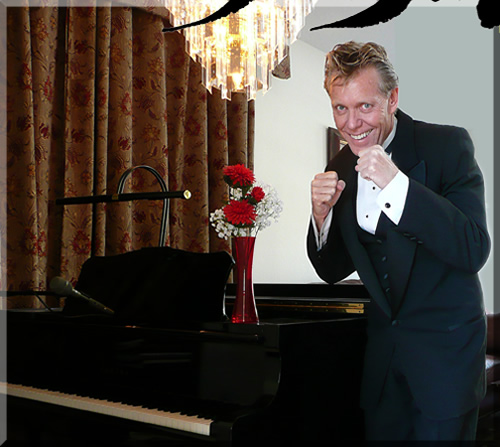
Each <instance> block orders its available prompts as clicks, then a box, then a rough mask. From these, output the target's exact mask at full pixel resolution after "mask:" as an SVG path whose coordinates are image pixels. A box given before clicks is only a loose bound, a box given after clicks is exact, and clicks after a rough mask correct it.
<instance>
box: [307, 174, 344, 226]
mask: <svg viewBox="0 0 500 447" xmlns="http://www.w3.org/2000/svg"><path fill="white" fill-rule="evenodd" d="M344 188H345V182H344V180H339V177H338V175H337V173H336V172H335V171H327V172H322V173H321V174H318V175H316V176H315V177H314V179H313V181H312V182H311V200H312V213H313V217H314V221H315V222H316V227H317V228H318V230H321V227H322V226H323V222H324V221H325V219H326V216H328V213H329V212H330V209H331V208H332V206H334V205H335V204H336V203H337V201H338V200H339V197H340V194H342V191H343V190H344Z"/></svg>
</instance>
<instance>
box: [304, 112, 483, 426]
mask: <svg viewBox="0 0 500 447" xmlns="http://www.w3.org/2000/svg"><path fill="white" fill-rule="evenodd" d="M396 116H397V118H398V125H397V130H396V135H395V137H394V140H393V141H392V143H391V145H390V148H391V150H392V160H393V161H394V163H395V164H396V165H397V166H398V168H399V169H400V170H401V171H403V172H404V173H405V174H407V175H408V177H409V179H410V183H409V189H408V195H407V199H406V203H405V208H404V212H403V215H402V217H401V220H400V222H399V224H398V225H397V226H394V227H393V228H391V229H390V230H389V231H388V233H387V244H388V245H387V250H388V256H387V261H386V262H387V263H388V265H387V267H388V271H389V274H390V280H391V290H392V295H393V296H394V297H395V298H396V299H397V300H398V302H399V303H400V306H399V310H397V311H396V312H392V311H391V306H390V304H389V302H388V301H387V298H386V296H385V294H384V292H383V290H382V289H381V286H380V284H379V281H378V278H377V276H376V273H375V270H374V268H373V266H372V264H371V260H370V259H369V257H368V255H367V253H366V251H365V249H364V247H363V245H362V244H361V243H360V241H359V239H358V229H357V225H358V224H357V219H356V211H355V210H356V208H355V199H356V193H357V172H356V171H355V170H354V166H355V164H356V161H357V157H356V156H355V155H354V154H353V153H352V152H351V150H350V149H349V147H346V148H344V149H342V150H341V151H340V152H339V154H338V155H337V156H336V157H335V158H334V159H333V160H331V161H330V163H329V164H328V166H327V170H329V171H336V172H337V173H338V175H339V178H340V179H343V180H345V182H346V188H345V189H344V191H343V193H342V195H341V196H340V199H339V201H338V202H337V204H336V205H335V207H334V209H333V219H332V225H331V228H330V232H329V235H328V241H327V243H326V245H325V246H324V247H323V248H322V249H321V250H320V251H318V250H317V247H316V242H315V238H314V234H313V231H312V228H310V229H309V234H308V242H307V245H308V255H309V258H310V260H311V262H312V264H313V266H314V268H315V269H316V271H317V273H318V275H319V276H320V277H321V278H322V279H323V280H324V281H326V282H329V283H335V282H337V281H340V280H342V279H343V278H345V277H346V276H348V275H349V274H351V273H352V272H353V271H354V270H356V271H357V272H358V274H359V276H360V278H361V280H362V281H363V283H364V285H365V287H366V288H367V290H368V292H369V293H370V296H371V302H370V304H369V305H368V308H367V311H366V313H367V317H368V328H367V333H368V343H367V348H366V353H365V366H364V373H363V383H362V389H361V403H362V406H363V407H364V408H370V407H374V406H375V405H376V404H377V402H378V400H379V397H380V393H381V391H382V388H383V383H384V379H385V376H386V374H387V371H388V369H389V366H390V362H391V358H392V356H393V355H394V354H395V353H397V355H398V356H399V358H400V359H401V362H402V364H403V368H404V373H405V375H406V378H407V381H408V384H409V386H410V389H411V391H412V394H413V396H414V398H415V400H416V403H417V405H418V407H419V408H420V409H421V411H423V412H424V413H425V414H426V415H427V416H429V417H432V418H435V419H447V418H451V417H455V416H458V415H461V414H463V413H465V412H467V411H468V410H470V409H471V408H473V407H474V406H476V405H477V404H478V403H479V402H480V400H481V399H482V398H483V396H484V392H485V372H484V368H485V335H486V334H485V333H486V322H485V315H484V306H483V298H482V291H481V286H480V283H479V280H478V275H477V272H478V271H479V270H480V268H481V267H482V266H483V264H484V263H485V262H486V259H487V257H488V254H489V251H490V239H489V236H488V232H487V228H486V216H485V204H484V182H483V177H482V174H481V171H480V169H479V167H478V165H477V163H476V161H475V159H474V148H473V144H472V141H471V139H470V137H469V135H468V133H467V132H466V131H465V130H464V129H462V128H457V127H453V126H442V125H434V124H428V123H424V122H420V121H415V120H413V119H412V118H411V117H409V116H408V115H406V114H404V113H403V112H401V111H400V110H398V112H397V115H396Z"/></svg>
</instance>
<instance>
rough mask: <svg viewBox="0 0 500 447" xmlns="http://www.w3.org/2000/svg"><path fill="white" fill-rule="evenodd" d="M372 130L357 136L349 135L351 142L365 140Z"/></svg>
mask: <svg viewBox="0 0 500 447" xmlns="http://www.w3.org/2000/svg"><path fill="white" fill-rule="evenodd" d="M372 130H373V129H370V130H368V131H366V132H364V133H360V134H359V135H352V134H351V138H352V139H353V140H362V139H363V138H366V137H367V136H368V135H370V133H371V132H372Z"/></svg>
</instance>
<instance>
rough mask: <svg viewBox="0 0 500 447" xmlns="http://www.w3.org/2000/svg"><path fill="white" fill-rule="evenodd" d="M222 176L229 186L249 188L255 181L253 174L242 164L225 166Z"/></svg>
mask: <svg viewBox="0 0 500 447" xmlns="http://www.w3.org/2000/svg"><path fill="white" fill-rule="evenodd" d="M222 174H223V176H224V180H225V181H226V183H228V184H229V186H239V187H245V186H251V185H252V184H253V182H254V181H255V176H254V174H253V172H252V171H251V170H250V169H248V168H247V167H245V166H244V165H242V164H238V165H234V166H226V167H225V168H224V169H223V170H222Z"/></svg>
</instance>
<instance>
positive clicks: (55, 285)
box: [50, 276, 115, 315]
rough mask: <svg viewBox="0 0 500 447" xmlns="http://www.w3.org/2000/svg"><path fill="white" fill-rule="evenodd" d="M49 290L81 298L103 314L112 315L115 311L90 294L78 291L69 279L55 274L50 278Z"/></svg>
mask: <svg viewBox="0 0 500 447" xmlns="http://www.w3.org/2000/svg"><path fill="white" fill-rule="evenodd" d="M50 290H52V291H53V292H55V293H57V294H58V295H62V296H70V297H73V298H78V299H81V300H83V301H85V302H86V303H87V304H89V305H90V306H92V307H93V308H94V309H97V310H99V311H101V312H103V313H105V314H108V315H114V313H115V311H114V310H111V309H110V308H109V307H106V306H105V305H104V304H102V303H100V302H99V301H96V300H94V299H93V298H90V296H87V295H85V294H84V293H83V292H79V291H78V290H76V289H75V288H74V287H73V286H72V285H71V283H70V282H69V281H66V280H65V279H64V278H61V277H60V276H55V277H54V278H52V280H51V281H50Z"/></svg>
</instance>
